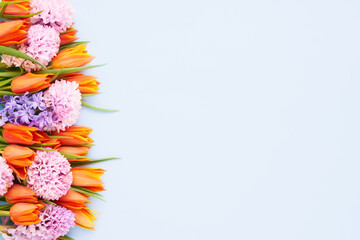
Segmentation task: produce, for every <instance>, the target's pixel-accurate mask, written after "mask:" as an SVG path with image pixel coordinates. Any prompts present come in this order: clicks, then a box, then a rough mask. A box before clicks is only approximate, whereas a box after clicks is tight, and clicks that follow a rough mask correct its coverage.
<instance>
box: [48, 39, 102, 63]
mask: <svg viewBox="0 0 360 240" xmlns="http://www.w3.org/2000/svg"><path fill="white" fill-rule="evenodd" d="M85 48H86V45H85V44H81V45H78V46H75V47H72V48H67V49H64V50H62V51H61V52H59V53H58V55H57V56H56V57H54V58H53V60H52V62H51V67H52V68H74V67H81V66H84V65H85V64H88V63H89V62H91V61H92V60H93V59H94V58H95V57H94V56H92V55H90V54H88V53H87V51H86V50H85Z"/></svg>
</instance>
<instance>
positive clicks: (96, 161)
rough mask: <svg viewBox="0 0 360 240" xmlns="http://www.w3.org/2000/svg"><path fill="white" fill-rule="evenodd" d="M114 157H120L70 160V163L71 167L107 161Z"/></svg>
mask: <svg viewBox="0 0 360 240" xmlns="http://www.w3.org/2000/svg"><path fill="white" fill-rule="evenodd" d="M115 159H120V158H103V159H96V160H90V161H71V162H70V164H71V166H72V167H79V166H84V165H90V164H94V163H100V162H107V161H111V160H115Z"/></svg>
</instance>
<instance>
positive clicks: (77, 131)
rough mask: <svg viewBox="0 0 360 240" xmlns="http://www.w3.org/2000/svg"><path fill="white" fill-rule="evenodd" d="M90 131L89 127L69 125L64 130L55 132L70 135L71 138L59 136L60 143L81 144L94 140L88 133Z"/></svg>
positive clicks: (60, 134)
mask: <svg viewBox="0 0 360 240" xmlns="http://www.w3.org/2000/svg"><path fill="white" fill-rule="evenodd" d="M91 132H92V129H91V128H87V127H81V126H76V125H74V126H71V127H69V128H68V129H66V130H65V131H61V132H59V133H57V135H58V136H64V137H72V138H60V139H58V141H59V142H60V143H61V145H82V144H89V143H92V142H94V141H93V140H92V139H91V138H89V137H88V135H89V134H90V133H91Z"/></svg>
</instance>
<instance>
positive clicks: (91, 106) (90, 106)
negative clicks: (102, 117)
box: [81, 101, 119, 112]
mask: <svg viewBox="0 0 360 240" xmlns="http://www.w3.org/2000/svg"><path fill="white" fill-rule="evenodd" d="M81 104H82V105H83V106H85V107H88V108H91V109H94V110H98V111H102V112H118V111H119V110H113V109H105V108H99V107H95V106H93V105H91V104H89V103H87V102H84V101H81Z"/></svg>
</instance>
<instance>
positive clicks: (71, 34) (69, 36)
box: [60, 28, 79, 45]
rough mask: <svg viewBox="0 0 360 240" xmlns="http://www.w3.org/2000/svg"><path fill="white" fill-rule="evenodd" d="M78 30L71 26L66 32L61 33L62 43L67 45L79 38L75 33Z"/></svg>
mask: <svg viewBox="0 0 360 240" xmlns="http://www.w3.org/2000/svg"><path fill="white" fill-rule="evenodd" d="M77 32H78V31H77V30H75V29H74V28H69V29H67V30H66V31H65V32H64V33H61V34H60V40H61V42H60V45H65V44H68V43H72V42H74V41H76V40H78V39H79V38H78V37H75V34H76V33H77Z"/></svg>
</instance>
